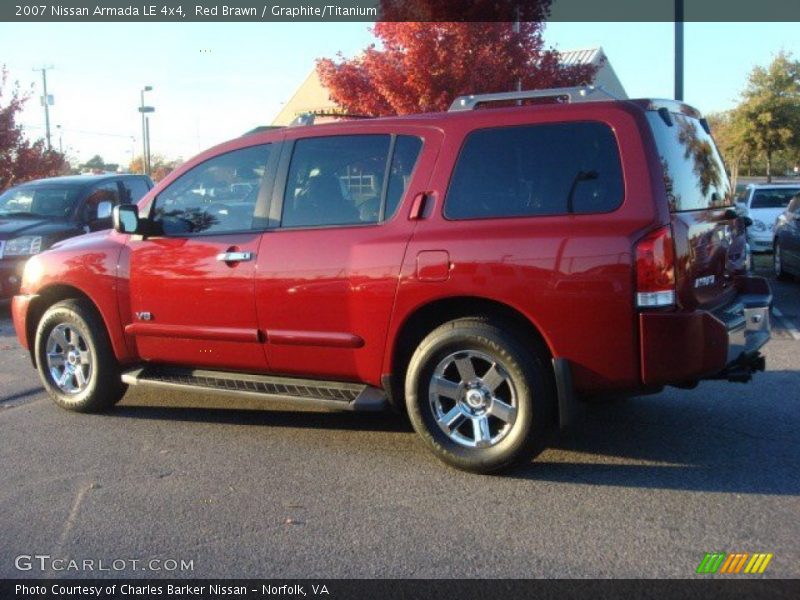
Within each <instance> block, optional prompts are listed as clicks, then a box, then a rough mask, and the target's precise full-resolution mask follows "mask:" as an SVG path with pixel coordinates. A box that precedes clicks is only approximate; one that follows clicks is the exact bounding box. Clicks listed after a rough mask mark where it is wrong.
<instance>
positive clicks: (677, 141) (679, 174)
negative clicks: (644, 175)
mask: <svg viewBox="0 0 800 600" xmlns="http://www.w3.org/2000/svg"><path fill="white" fill-rule="evenodd" d="M669 116H670V117H671V121H672V124H671V125H669V124H667V122H666V121H665V120H664V118H662V116H661V115H660V114H659V113H658V112H656V111H648V112H647V119H648V121H649V122H650V128H651V129H652V131H653V135H654V137H655V139H656V147H657V149H658V154H659V158H660V159H661V168H662V169H663V171H662V176H663V179H664V187H665V188H666V192H667V201H668V202H669V209H670V211H672V212H680V211H687V210H706V209H709V208H719V207H722V206H730V205H731V200H732V198H731V197H732V194H731V186H730V183H729V182H728V176H727V174H726V173H725V166H724V165H723V163H722V159H721V158H720V155H719V152H718V151H717V147H716V145H715V144H714V140H713V139H712V138H711V136H710V135H709V134H708V133H706V131H705V129H703V126H702V125H701V124H700V121H699V120H698V119H695V118H692V117H688V116H686V115H683V114H678V113H670V115H669Z"/></svg>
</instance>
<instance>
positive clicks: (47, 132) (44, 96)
mask: <svg viewBox="0 0 800 600" xmlns="http://www.w3.org/2000/svg"><path fill="white" fill-rule="evenodd" d="M52 68H53V65H47V66H42V67H39V68H38V69H37V68H34V69H33V70H34V71H41V72H42V104H43V105H44V130H45V136H46V138H47V149H48V150H52V149H53V146H52V145H51V144H50V97H49V96H48V95H47V71H49V70H50V69H52Z"/></svg>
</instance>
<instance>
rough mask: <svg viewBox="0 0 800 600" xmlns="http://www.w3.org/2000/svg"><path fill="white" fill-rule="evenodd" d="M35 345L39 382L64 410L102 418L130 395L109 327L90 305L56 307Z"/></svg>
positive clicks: (41, 324)
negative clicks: (94, 414)
mask: <svg viewBox="0 0 800 600" xmlns="http://www.w3.org/2000/svg"><path fill="white" fill-rule="evenodd" d="M35 344H36V347H35V348H36V364H37V367H38V371H39V377H40V378H41V380H42V383H43V384H44V387H45V389H46V390H47V392H48V393H49V394H50V396H51V398H52V399H53V400H54V401H55V403H56V404H58V405H59V406H61V407H62V408H66V409H68V410H73V411H77V412H98V411H101V410H103V409H105V408H108V407H110V406H113V405H114V404H115V403H117V402H118V401H119V399H120V398H122V396H123V394H124V393H125V390H126V387H127V386H125V384H123V383H122V381H121V379H120V368H119V364H118V363H117V361H116V358H115V357H114V353H113V350H112V348H111V342H110V340H109V339H108V333H107V332H106V329H105V325H104V323H103V321H102V319H101V318H100V316H99V315H98V314H97V311H96V310H95V308H94V307H93V306H92V305H91V304H90V303H88V302H86V301H83V300H64V301H62V302H58V303H57V304H54V305H53V306H51V307H50V308H49V309H48V310H47V311H46V312H45V313H44V316H42V320H41V321H40V322H39V326H38V328H37V330H36V341H35Z"/></svg>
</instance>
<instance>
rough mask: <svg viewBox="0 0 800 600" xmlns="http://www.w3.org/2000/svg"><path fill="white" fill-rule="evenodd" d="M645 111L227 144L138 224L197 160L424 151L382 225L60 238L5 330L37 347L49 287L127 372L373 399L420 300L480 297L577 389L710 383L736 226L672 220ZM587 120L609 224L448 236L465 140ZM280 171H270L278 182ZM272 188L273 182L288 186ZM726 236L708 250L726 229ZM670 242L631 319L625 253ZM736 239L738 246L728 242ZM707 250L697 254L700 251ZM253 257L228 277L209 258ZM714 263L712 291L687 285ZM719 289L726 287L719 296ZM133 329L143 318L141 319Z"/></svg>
mask: <svg viewBox="0 0 800 600" xmlns="http://www.w3.org/2000/svg"><path fill="white" fill-rule="evenodd" d="M643 106H644V104H643V103H638V104H637V103H634V102H591V103H584V104H574V105H543V106H534V107H519V108H501V109H493V110H477V111H468V112H464V113H446V114H431V115H421V116H414V117H405V118H393V119H375V120H368V121H357V122H352V121H351V122H342V123H336V124H328V125H320V126H313V127H298V128H289V129H279V130H273V131H269V132H266V133H261V134H255V135H252V136H247V137H243V138H239V139H236V140H233V141H231V142H228V143H226V144H223V145H221V146H218V147H216V148H213V149H211V150H209V151H207V152H205V153H203V154H201V155H200V156H198V157H196V158H195V159H193V160H191V161H189V162H187V163H186V164H184V165H183V166H181V167H180V168H179V169H177V170H176V171H175V172H174V173H172V174H171V175H170V176H169V177H168V178H167V179H166V180H164V181H162V182H161V183H160V184H159V185H157V186H156V187H155V188H154V189H153V190H151V192H150V193H149V194H148V195H147V196H145V197H144V198H143V199H142V201H141V202H140V203H139V208H140V211H139V212H140V215H146V214H147V213H148V210H149V208H150V206H151V203H152V202H153V199H154V198H155V197H156V196H158V194H159V193H160V192H161V191H162V190H164V189H165V188H166V186H168V185H169V184H170V183H171V182H172V181H174V180H175V179H177V178H179V177H180V176H181V175H182V174H184V173H186V172H188V171H189V170H190V169H192V168H193V167H194V166H196V165H198V164H200V163H202V162H204V161H205V160H207V159H209V158H211V157H214V156H217V155H219V154H223V153H225V152H229V151H231V150H234V149H238V148H244V147H248V146H253V145H258V144H265V143H272V144H279V143H286V142H290V141H292V140H296V139H303V138H308V137H315V136H332V135H347V134H364V133H392V134H405V135H414V136H418V137H421V138H422V139H423V141H424V144H423V149H422V153H421V155H420V158H419V160H418V162H417V166H416V168H415V170H414V172H413V177H412V179H411V181H410V183H409V184H408V186H407V188H406V192H405V194H404V196H403V199H402V201H401V205H400V208H399V209H398V211H397V212H396V213H395V215H394V217H393V218H391V219H389V220H388V221H386V222H384V223H380V224H374V225H358V226H345V227H335V226H332V227H317V228H305V229H304V228H296V229H280V228H276V229H266V230H264V231H253V232H248V233H245V234H226V235H208V236H197V237H189V238H179V237H147V238H145V239H143V238H142V237H141V236H128V235H123V234H120V233H116V232H104V233H99V234H92V235H88V236H83V237H81V238H76V239H73V240H69V241H68V242H65V243H62V244H60V245H58V246H57V247H55V248H54V249H52V250H49V251H47V252H45V253H43V254H41V255H40V256H38V257H36V258H35V259H34V260H35V261H36V262H37V263H38V264H37V265H36V266H37V269H29V271H30V272H31V273H34V271H37V272H41V275H40V276H38V277H33V276H32V275H30V274H29V276H27V277H26V279H25V281H24V282H23V286H24V287H23V290H22V295H20V296H18V297H16V298H15V300H14V308H13V317H14V323H15V327H16V330H17V332H18V336H19V339H20V342H21V343H22V344H23V345H24V346H26V347H28V348H30V345H31V344H32V339H31V332H32V331H33V330H34V328H35V323H33V324H31V323H29V319H30V318H31V315H34V314H41V311H39V312H38V313H35V311H32V310H30V307H31V306H32V304H31V300H32V298H34V297H38V298H44V297H47V295H48V293H53V292H52V290H55V289H57V288H56V286H62V287H63V286H69V287H70V288H74V289H75V290H77V291H79V292H80V293H82V294H83V295H85V296H86V297H88V298H90V299H91V300H92V302H94V304H95V305H96V306H97V308H98V309H99V311H100V313H101V315H102V317H103V320H104V322H105V324H106V327H107V328H108V331H109V334H110V337H111V341H112V345H113V349H114V352H115V354H116V356H117V358H118V359H119V361H120V362H122V363H123V364H132V363H138V362H142V361H152V362H157V363H166V364H176V365H187V366H198V367H200V366H203V367H212V368H218V369H228V370H235V371H243V372H257V373H274V374H280V375H289V376H305V377H312V378H319V379H332V380H342V381H354V382H363V383H367V384H370V385H374V386H381V385H382V377H383V376H385V375H390V374H392V371H393V365H394V358H395V356H396V352H397V351H398V345H397V344H398V336H399V335H400V333H401V331H402V330H403V327H404V326H405V325H406V324H408V323H410V322H413V320H414V319H415V317H416V316H417V315H418V314H419V312H418V311H420V310H423V309H425V307H427V306H429V305H431V303H434V302H439V301H447V300H449V299H456V298H468V299H481V300H483V301H489V302H493V303H495V304H496V305H497V306H502V307H504V308H505V309H506V310H510V311H514V312H515V313H516V314H518V315H519V316H521V317H522V318H524V319H525V320H527V321H528V322H529V323H530V324H531V325H532V326H533V327H535V328H536V329H537V330H538V332H539V333H540V334H541V337H542V339H543V340H544V342H545V343H546V345H547V347H548V349H549V351H550V354H551V355H552V357H553V358H562V359H566V360H567V361H569V364H570V365H571V368H572V375H573V377H572V378H573V383H574V386H575V389H576V390H577V391H578V392H584V393H598V392H604V391H609V390H638V389H644V388H647V387H649V386H652V385H663V384H668V383H684V382H687V381H692V380H696V379H698V378H702V377H704V376H709V375H714V374H715V373H717V372H719V371H721V370H722V369H723V368H724V367H725V365H726V361H727V360H728V358H727V337H726V329H725V326H724V325H723V324H722V323H721V322H720V321H719V320H718V319H717V318H716V317H715V316H713V315H712V313H711V312H710V311H711V310H713V309H715V308H718V307H719V306H721V305H723V304H725V303H729V302H730V301H732V299H733V296H735V294H736V283H735V282H736V281H738V280H740V279H742V278H744V277H745V275H744V272H743V270H742V269H743V264H744V256H743V251H742V256H741V259H740V258H739V256H738V255H736V254H735V252H733V251H734V250H736V248H737V247H739V246H737V245H740V246H741V248H742V249H743V229H742V228H740V227H739V226H737V225H735V224H731V223H732V221H730V219H729V218H728V217H727V216H725V209H724V208H720V209H715V210H707V211H697V212H683V213H678V214H671V213H670V211H669V208H668V202H667V198H666V195H665V187H664V182H663V179H662V172H661V165H660V162H659V156H658V153H657V152H656V150H655V146H654V141H653V137H652V134H651V133H650V130H649V128H648V125H647V121H646V119H645V116H644V112H645V111H644V109H643ZM573 121H595V122H601V123H604V124H606V125H608V126H609V127H610V129H611V130H612V131H613V134H614V136H615V138H616V142H617V144H618V147H619V154H620V162H621V164H622V170H623V178H624V190H625V194H624V201H623V202H622V204H621V206H620V207H619V208H618V209H616V210H614V211H613V212H610V213H603V214H573V215H559V216H537V217H526V218H518V217H517V218H490V219H481V220H458V221H454V220H448V219H447V218H445V216H444V214H443V210H442V208H443V204H444V200H445V198H446V194H447V190H448V184H449V182H450V178H451V174H452V173H453V169H454V166H455V164H456V161H457V160H458V157H459V152H460V150H461V148H462V146H463V144H464V140H465V137H466V136H467V135H468V134H469V133H470V132H472V131H474V130H477V129H486V128H494V127H510V126H514V125H522V124H530V123H537V124H538V123H562V122H573ZM281 168H282V167H279V170H280V169H281ZM280 180H281V177H280V175H279V176H278V177H277V181H280ZM723 221H724V223H725V226H726V227H729V228H732V230H733V238H732V239H727V241H725V240H723V241H720V240H719V239H717V237H715V234H716V232H717V228H718V226H721V224H722V223H723ZM665 226H671V227H672V235H673V237H674V240H675V241H674V244H675V248H674V252H675V267H674V268H675V278H676V281H677V289H676V302H675V304H674V305H673V306H671V307H667V308H659V309H654V310H652V311H648V310H646V309H645V310H641V309H638V308H637V307H636V303H635V297H636V275H635V271H636V269H635V265H634V256H635V252H636V251H635V248H636V244H637V242H638V241H639V240H640V239H642V238H643V237H644V236H645V235H646V234H648V233H649V232H651V231H654V230H656V229H658V228H661V227H665ZM726 231H728V232H729V231H730V230H726ZM700 250H702V252H700ZM230 251H246V252H252V253H254V254H255V256H256V260H254V261H251V262H241V263H224V262H219V261H217V260H215V257H216V256H217V254H219V253H222V252H230ZM720 261H722V263H723V264H724V277H723V276H722V274H721V272H719V273H717V276H718V277H719V280H715V281H716V283H715V284H714V286H712V287H709V288H708V289H703V290H701V292H702V293H698V292H697V290H696V289H695V287H694V286H695V284H694V283H693V282H694V281H695V279H696V278H697V277H700V276H703V275H704V274H706V273H707V272H708V270H709V269H710V268H711V266H710V265H714V268H717V267H716V265H718V263H719V262H720ZM717 286H722V287H717ZM145 313H148V314H152V315H153V318H152V320H147V319H145V320H143V319H142V318H137V314H138V315H143V314H145Z"/></svg>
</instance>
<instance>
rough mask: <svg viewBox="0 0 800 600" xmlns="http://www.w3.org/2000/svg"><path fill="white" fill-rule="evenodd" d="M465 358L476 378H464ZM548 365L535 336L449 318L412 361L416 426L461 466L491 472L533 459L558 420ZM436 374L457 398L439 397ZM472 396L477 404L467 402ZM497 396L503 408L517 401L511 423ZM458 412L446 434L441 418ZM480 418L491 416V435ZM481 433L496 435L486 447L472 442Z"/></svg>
mask: <svg viewBox="0 0 800 600" xmlns="http://www.w3.org/2000/svg"><path fill="white" fill-rule="evenodd" d="M465 359H466V360H468V362H469V363H470V365H471V366H470V367H468V369H471V370H472V374H473V375H475V376H476V378H474V379H470V378H469V377H467V378H466V380H465V378H464V377H462V367H461V364H457V363H459V362H460V363H463V361H464V360H465ZM486 359H488V360H486ZM451 360H452V363H450V362H448V361H451ZM487 365H488V366H487ZM492 365H494V366H492ZM548 365H549V363H548V359H547V354H546V352H545V351H544V350H543V349H542V348H540V347H539V345H538V344H537V343H536V342H535V341H530V342H529V343H526V344H523V343H522V342H521V341H520V340H518V339H517V338H516V337H515V336H514V335H512V334H511V333H510V332H509V331H508V330H507V329H503V328H501V327H499V326H498V325H494V324H492V323H491V322H489V321H488V320H486V319H480V318H464V319H458V320H455V321H450V322H449V323H445V324H444V325H442V326H440V327H438V328H437V329H435V330H434V331H432V332H431V333H430V334H429V335H428V336H427V337H425V339H424V340H422V342H421V343H420V345H419V346H418V347H417V350H416V351H415V352H414V354H413V356H412V357H411V361H410V363H409V365H408V370H407V372H406V381H405V397H406V407H407V410H408V415H409V418H410V420H411V424H412V425H413V427H414V429H415V431H416V432H417V433H418V434H419V435H420V437H421V438H422V439H423V441H424V442H425V444H426V445H427V446H428V447H429V448H430V449H431V450H432V451H433V453H434V454H435V455H436V457H437V458H439V459H440V460H442V461H444V462H445V463H447V464H448V465H450V466H453V467H455V468H457V469H461V470H464V471H470V472H473V473H491V472H495V471H499V470H502V469H505V468H508V467H511V466H512V465H514V464H517V463H519V462H521V461H524V460H530V459H531V458H532V457H533V456H534V455H535V454H538V452H540V451H541V450H542V449H543V448H544V444H545V441H546V435H547V433H548V430H549V429H550V428H551V425H552V424H553V421H554V411H555V392H554V384H553V376H552V371H551V370H550V369H549V366H548ZM453 369H455V370H453ZM482 369H486V370H485V371H482ZM493 369H497V370H496V371H495V376H494V377H490V374H489V372H490V371H492V370H493ZM498 373H499V374H502V376H503V383H501V384H500V385H499V386H498V387H496V388H492V387H491V385H490V384H489V383H488V382H489V379H493V381H497V379H498V378H499V377H500V375H498ZM434 375H436V376H437V379H436V380H435V381H437V382H440V384H441V383H442V379H447V386H446V388H448V390H447V394H450V395H452V396H456V397H458V398H460V399H459V400H455V399H453V398H451V397H450V396H447V395H445V394H439V393H438V391H437V390H439V389H440V387H438V386H437V387H436V388H435V389H434V388H433V387H432V386H434V379H433V377H434ZM456 379H459V380H460V383H458V384H457V385H458V386H459V387H458V390H455V389H454V388H452V387H451V386H452V385H453V381H454V380H456ZM467 381H472V382H473V383H467ZM484 383H485V384H486V385H485V386H484ZM473 386H474V387H473ZM475 390H478V392H477V393H476V391H475ZM487 390H491V393H489V392H488V391H487ZM469 393H472V394H473V398H472V400H474V403H475V405H477V407H476V406H473V405H472V403H471V402H469V399H468V394H469ZM498 399H501V400H503V401H504V403H505V407H504V409H505V411H507V408H508V406H511V405H514V404H515V408H516V411H515V413H514V416H513V417H512V418H513V422H509V421H510V420H511V419H509V418H508V416H509V414H510V413H508V412H505V411H504V412H505V415H504V417H505V418H504V419H500V418H499V417H496V416H494V414H493V410H495V409H496V407H499V406H502V405H503V403H497V402H496V401H497V400H498ZM445 402H451V403H452V406H450V405H449V404H444V403H445ZM460 413H462V414H460ZM453 414H455V418H454V419H453V420H452V421H451V423H452V424H453V426H452V427H451V428H450V431H449V432H445V429H444V425H442V426H440V425H439V422H438V421H437V416H438V418H439V420H442V421H446V420H447V419H446V417H447V416H448V415H453ZM462 416H463V422H460V419H461V417H462ZM483 416H486V417H487V421H486V422H487V423H488V424H487V425H485V431H486V432H488V433H486V434H484V433H483V432H484V429H483V427H481V426H479V425H476V424H475V422H476V421H478V422H481V421H482V420H483ZM470 430H472V432H473V433H472V434H470ZM478 430H480V431H481V434H482V435H484V436H487V437H489V438H491V439H490V440H489V441H486V437H482V438H481V441H480V443H481V444H482V445H483V447H477V446H470V445H468V444H470V443H473V444H476V443H478V436H479V434H478ZM470 436H471V437H472V439H471V440H470ZM492 436H495V438H496V440H495V438H492Z"/></svg>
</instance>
